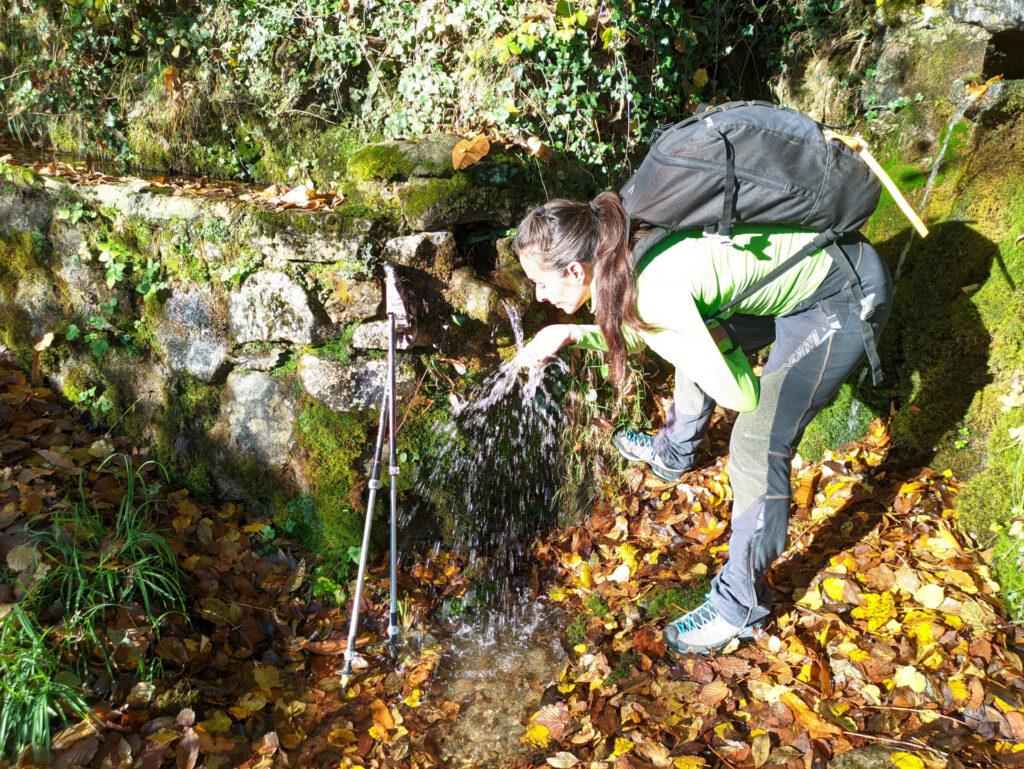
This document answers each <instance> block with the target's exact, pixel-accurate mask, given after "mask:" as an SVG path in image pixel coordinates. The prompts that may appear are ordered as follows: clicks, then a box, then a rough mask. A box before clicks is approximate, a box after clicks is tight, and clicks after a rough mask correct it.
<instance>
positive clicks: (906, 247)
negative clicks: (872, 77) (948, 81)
mask: <svg viewBox="0 0 1024 769" xmlns="http://www.w3.org/2000/svg"><path fill="white" fill-rule="evenodd" d="M976 98H977V97H975V96H972V95H968V96H966V97H964V99H963V101H961V102H960V104H959V106H958V107H957V108H956V112H954V113H953V117H952V118H950V121H949V123H948V124H947V125H946V135H945V136H944V137H943V138H942V144H940V145H939V152H938V154H937V155H936V156H935V160H934V161H933V162H932V169H931V172H930V173H929V174H928V181H927V182H925V185H924V193H923V194H922V195H921V203H920V205H919V206H918V207H917V212H918V214H919V215H923V214H924V212H925V208H926V207H927V205H928V198H929V197H930V196H931V194H932V187H934V186H935V180H936V179H937V178H938V176H939V168H940V167H941V165H942V159H943V158H944V157H945V156H946V150H947V149H949V141H950V139H952V138H953V128H955V127H956V124H957V123H959V122H960V120H961V119H962V118H963V116H964V115H966V114H967V110H968V109H970V107H971V105H972V104H973V103H974V102H975V100H976ZM914 237H915V232H914V231H913V230H911V232H910V235H909V236H908V237H907V242H906V243H904V244H903V250H902V251H900V258H899V260H898V261H897V262H896V274H895V275H894V276H893V282H895V281H897V280H899V278H900V274H901V273H902V272H903V262H904V261H905V260H906V258H907V254H908V253H910V247H911V245H913V243H914Z"/></svg>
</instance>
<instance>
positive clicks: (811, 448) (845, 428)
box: [798, 372, 879, 462]
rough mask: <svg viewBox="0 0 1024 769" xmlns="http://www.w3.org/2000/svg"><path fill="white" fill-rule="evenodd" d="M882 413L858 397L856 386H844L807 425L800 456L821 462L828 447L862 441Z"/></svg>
mask: <svg viewBox="0 0 1024 769" xmlns="http://www.w3.org/2000/svg"><path fill="white" fill-rule="evenodd" d="M865 373H866V372H865ZM878 415H879V414H878V411H877V410H876V409H874V408H873V407H872V406H871V405H869V404H868V403H865V402H863V401H861V400H859V399H858V398H857V396H856V393H855V392H854V387H853V385H851V384H849V383H846V384H843V385H840V387H839V391H838V392H837V393H836V394H835V396H834V397H833V398H832V400H831V401H830V402H829V404H828V405H827V406H825V408H823V409H822V410H821V411H820V412H819V413H818V415H817V416H815V417H814V419H812V420H811V423H810V424H809V425H807V429H806V430H805V431H804V437H803V439H802V440H801V441H800V446H799V449H798V451H799V452H800V456H802V457H803V458H804V459H808V460H811V461H814V462H817V461H818V460H820V459H821V458H822V454H823V452H824V451H825V449H830V450H835V449H838V448H839V447H840V446H842V445H843V444H844V443H848V442H849V441H856V440H860V439H861V438H863V437H864V436H865V435H867V431H868V427H869V425H870V424H871V420H872V419H874V418H875V417H877V416H878Z"/></svg>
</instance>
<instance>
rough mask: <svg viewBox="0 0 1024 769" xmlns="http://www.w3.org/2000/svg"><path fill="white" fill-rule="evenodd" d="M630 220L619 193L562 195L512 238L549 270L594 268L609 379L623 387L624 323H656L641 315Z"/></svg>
mask: <svg viewBox="0 0 1024 769" xmlns="http://www.w3.org/2000/svg"><path fill="white" fill-rule="evenodd" d="M626 222H627V217H626V211H625V209H623V207H622V203H621V201H620V200H619V196H618V195H617V194H616V193H614V192H602V193H601V194H599V195H598V196H597V197H596V198H594V200H593V201H592V202H590V203H579V202H576V201H574V200H565V199H563V198H557V199H555V200H552V201H550V202H548V203H545V204H544V205H542V206H537V207H536V208H534V209H533V210H532V211H531V212H530V213H529V214H527V215H526V217H525V218H524V219H523V221H522V222H520V224H519V229H518V231H517V233H516V237H515V240H514V241H513V243H512V248H513V249H514V250H515V252H516V254H519V255H521V254H523V253H524V252H527V253H528V254H529V256H530V257H532V258H534V259H536V260H537V263H538V265H539V266H540V267H541V268H542V269H544V270H564V269H566V268H567V267H568V266H569V265H570V264H572V263H573V262H579V263H580V264H586V265H589V266H591V267H592V269H593V271H594V290H595V296H594V304H595V316H596V320H597V325H598V326H599V327H600V328H601V333H602V334H603V335H604V339H605V343H606V344H607V345H608V372H609V378H610V379H611V382H612V384H613V385H615V387H616V389H618V390H619V392H624V391H625V390H626V389H627V378H626V339H625V337H624V336H623V334H622V326H623V324H625V325H627V326H630V327H631V328H634V329H638V330H644V331H647V330H650V329H651V328H652V327H651V326H650V325H649V324H647V323H645V322H644V321H643V320H641V319H640V316H639V315H638V314H637V309H636V272H635V270H634V267H633V255H632V251H631V249H630V238H629V233H628V232H627V224H626Z"/></svg>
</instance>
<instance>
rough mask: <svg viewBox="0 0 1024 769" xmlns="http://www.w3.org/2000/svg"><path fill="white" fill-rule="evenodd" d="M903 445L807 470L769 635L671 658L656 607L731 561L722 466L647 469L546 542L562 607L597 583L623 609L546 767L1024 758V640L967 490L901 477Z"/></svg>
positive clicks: (536, 722) (939, 480) (567, 687)
mask: <svg viewBox="0 0 1024 769" xmlns="http://www.w3.org/2000/svg"><path fill="white" fill-rule="evenodd" d="M888 441H889V436H888V433H887V430H886V427H885V426H884V425H883V424H881V423H876V424H875V425H874V426H873V428H872V432H871V434H870V435H869V436H868V437H867V438H866V439H865V440H864V441H862V442H861V443H859V444H857V445H855V446H853V447H852V448H848V450H846V451H845V452H843V453H837V454H836V455H835V456H833V457H832V458H831V459H829V460H827V461H825V462H822V463H806V464H805V465H804V466H803V467H802V468H801V469H800V471H799V472H798V474H797V477H796V478H795V479H794V485H795V490H794V501H795V511H794V515H793V518H792V520H791V527H790V541H791V545H790V547H789V549H788V550H787V551H786V553H784V554H783V556H782V557H781V558H780V559H779V561H778V562H777V563H776V564H775V566H774V568H773V571H772V573H771V575H770V577H769V581H770V582H771V583H772V585H773V588H774V590H775V591H776V593H777V595H778V596H779V602H778V604H777V606H776V610H775V612H774V614H773V617H772V619H771V621H770V623H769V624H768V625H767V627H766V629H765V631H763V632H759V633H758V635H757V638H756V640H755V642H753V643H748V644H745V645H738V644H737V643H735V642H734V644H732V648H727V649H726V650H725V651H726V653H724V654H719V655H716V656H710V657H702V656H698V655H685V656H679V655H672V656H671V657H669V656H667V653H666V649H665V645H664V643H663V641H662V634H661V627H662V626H663V624H664V621H663V620H656V619H653V618H646V617H644V616H643V615H642V613H641V612H640V611H638V604H639V605H642V604H643V598H644V596H645V595H647V594H648V593H650V592H651V591H656V590H658V589H659V588H660V587H662V586H665V585H673V586H674V585H679V584H684V585H685V584H687V583H692V582H694V581H695V580H697V579H698V578H700V577H702V576H703V575H705V574H708V573H713V572H714V571H715V570H716V569H717V567H718V565H719V563H720V561H721V559H722V558H723V556H724V552H723V549H724V548H723V545H724V544H725V543H726V542H727V536H726V525H727V520H728V515H729V505H728V501H729V500H728V486H727V483H726V465H725V463H724V462H723V461H722V460H719V462H718V463H717V464H716V465H714V466H712V467H710V468H708V469H706V470H704V471H702V472H701V473H699V474H698V475H697V476H696V477H695V476H693V475H691V476H689V479H690V481H691V483H689V484H679V485H676V486H675V487H672V488H667V489H665V488H664V487H658V486H654V485H651V484H650V480H649V479H648V481H647V483H648V485H647V486H646V487H645V485H644V482H643V481H644V477H643V476H642V475H640V474H639V472H638V473H637V474H635V475H634V476H633V477H632V479H631V488H630V489H628V490H627V491H626V493H624V494H620V495H619V496H618V497H617V498H613V501H612V502H611V503H605V504H601V505H599V506H598V508H597V509H596V511H595V512H594V514H593V515H592V516H591V518H590V519H589V520H588V521H587V522H586V523H585V524H584V525H582V526H580V527H578V528H573V529H568V530H565V531H563V532H561V533H560V534H559V535H558V536H557V537H556V538H555V539H554V540H553V541H551V542H549V543H545V544H542V545H540V546H539V547H538V550H537V552H538V555H539V556H540V557H542V558H544V559H546V560H547V561H549V562H550V563H552V564H553V565H554V566H555V567H556V568H557V570H558V575H559V576H558V579H557V585H555V586H553V587H552V588H551V589H550V594H551V597H552V598H554V599H556V600H564V601H566V602H567V603H568V604H569V605H571V606H580V605H582V604H583V602H584V601H586V600H587V599H588V598H590V597H591V596H592V595H593V594H599V595H600V596H601V597H602V598H603V599H604V601H605V602H606V603H607V605H608V606H609V612H608V614H607V615H606V616H605V617H601V618H599V617H592V618H591V620H590V624H589V625H588V627H587V639H588V640H587V643H585V644H581V645H579V646H577V647H576V648H575V649H574V650H573V657H572V660H571V662H570V664H569V665H568V666H567V667H566V668H565V670H564V671H563V673H562V675H561V678H560V680H559V681H558V685H557V691H558V698H557V701H556V702H553V703H550V704H548V705H546V707H545V708H544V709H543V710H542V711H540V712H538V713H536V714H535V715H534V716H533V717H532V718H531V720H530V722H529V724H527V729H526V733H525V734H524V737H523V742H524V743H525V744H527V745H530V746H532V747H534V748H536V749H537V750H536V753H535V754H534V764H533V765H534V766H537V767H540V766H544V765H548V766H569V765H575V764H572V763H571V762H570V761H569V758H567V757H566V756H571V757H573V758H575V759H576V760H577V762H578V763H579V765H580V766H589V767H592V769H610V768H611V767H615V768H616V769H626V768H627V767H632V768H633V769H648V767H676V769H691V768H693V767H704V766H727V767H737V768H739V767H755V768H756V767H762V766H785V767H792V768H793V769H797V767H809V766H819V765H821V766H823V765H824V763H819V762H824V761H827V760H828V759H829V758H831V757H833V756H837V755H839V754H841V753H844V752H847V751H850V750H852V749H854V748H859V747H862V746H865V745H880V746H884V747H886V748H889V749H890V750H891V753H890V759H889V760H890V762H891V765H893V766H902V767H916V768H917V769H920V768H921V767H926V766H927V767H945V766H947V765H949V766H995V765H1000V766H1021V765H1024V752H1022V750H1021V748H1022V745H1024V710H1022V707H1021V706H1022V704H1024V680H1022V672H1024V665H1022V658H1021V654H1020V652H1019V649H1020V644H1021V642H1022V641H1024V632H1022V631H1021V629H1020V628H1018V627H1015V626H1013V625H1010V624H1009V623H1007V621H1006V620H1005V618H1004V617H1003V616H1002V615H1001V613H1000V609H999V605H998V602H997V600H996V598H995V593H996V592H997V590H998V586H997V585H996V584H995V583H994V582H993V581H992V580H991V579H990V577H989V572H988V569H987V567H986V566H985V564H984V563H983V562H982V561H981V560H980V558H979V556H978V554H977V553H976V552H975V551H974V550H973V548H972V547H971V546H970V545H969V544H968V543H967V542H966V540H965V539H964V538H963V536H962V535H961V534H960V533H959V532H958V530H957V528H956V525H955V512H954V510H953V503H954V498H955V493H956V488H957V484H956V482H955V481H954V480H953V479H952V478H951V477H949V473H948V472H947V473H945V474H936V473H934V472H933V471H931V470H923V471H920V472H918V473H917V474H916V475H914V476H913V477H910V478H907V477H905V476H904V475H901V474H899V473H895V472H892V471H891V470H889V469H888V467H887V465H886V462H885V460H886V456H887V448H888ZM627 655H628V656H627ZM623 665H625V667H626V668H627V669H628V673H627V674H626V675H625V676H623V675H622V673H621V667H620V666H623ZM615 668H619V670H620V672H619V675H618V676H617V677H613V679H612V680H614V679H615V678H617V680H615V682H614V683H612V684H611V685H609V683H608V682H609V680H610V678H609V677H610V674H611V671H612V670H613V669H615ZM552 757H554V761H553V760H552ZM887 765H888V764H887Z"/></svg>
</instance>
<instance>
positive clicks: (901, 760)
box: [889, 750, 924, 769]
mask: <svg viewBox="0 0 1024 769" xmlns="http://www.w3.org/2000/svg"><path fill="white" fill-rule="evenodd" d="M889 758H890V759H891V760H892V765H893V766H895V767H897V769H924V761H922V760H921V759H920V758H918V757H917V756H915V755H914V754H913V753H904V752H903V751H902V750H898V751H896V752H895V753H893V754H891V755H890V756H889Z"/></svg>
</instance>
